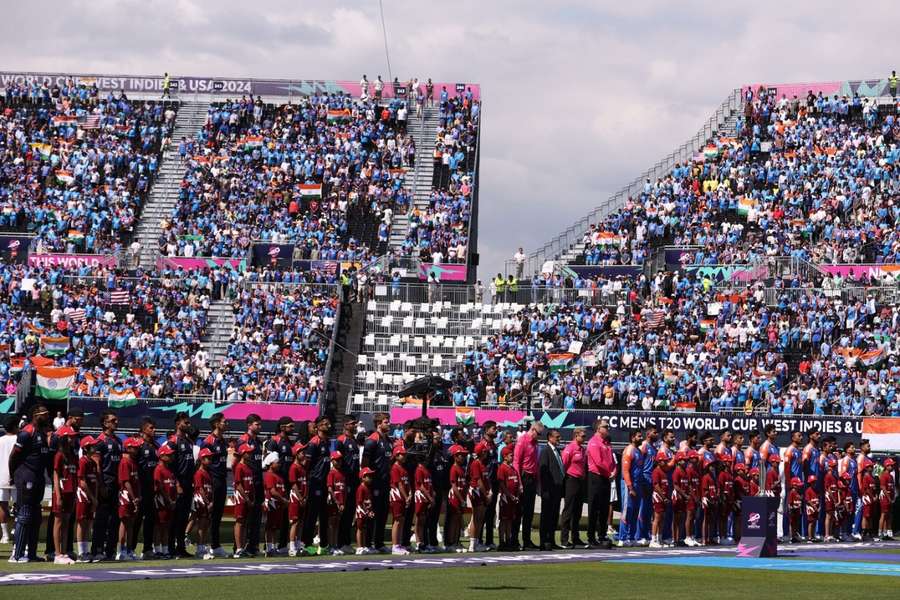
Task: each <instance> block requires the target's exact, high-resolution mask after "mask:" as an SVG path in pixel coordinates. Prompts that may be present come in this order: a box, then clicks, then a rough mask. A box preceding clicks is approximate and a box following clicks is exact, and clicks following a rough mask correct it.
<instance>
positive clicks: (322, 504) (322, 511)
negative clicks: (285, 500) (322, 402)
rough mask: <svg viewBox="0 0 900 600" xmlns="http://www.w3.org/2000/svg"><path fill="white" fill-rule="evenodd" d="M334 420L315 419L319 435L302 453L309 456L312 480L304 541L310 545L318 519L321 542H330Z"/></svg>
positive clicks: (308, 470) (321, 544) (307, 545)
mask: <svg viewBox="0 0 900 600" xmlns="http://www.w3.org/2000/svg"><path fill="white" fill-rule="evenodd" d="M330 430H331V421H329V420H328V418H327V417H319V418H318V419H316V435H314V436H313V437H312V438H311V439H310V440H309V443H308V444H307V445H306V448H304V450H303V453H304V454H305V455H306V457H307V459H308V460H309V464H308V466H307V468H306V473H307V478H308V482H309V497H308V499H307V502H306V514H305V515H304V521H303V535H302V539H303V545H304V546H306V548H307V549H310V548H312V547H313V538H314V537H315V536H316V523H318V524H319V546H320V551H321V548H324V547H325V546H327V544H328V539H329V538H328V504H327V502H326V500H327V489H326V480H327V478H328V471H329V470H330V469H331V442H330V440H329V438H328V433H329V431H330Z"/></svg>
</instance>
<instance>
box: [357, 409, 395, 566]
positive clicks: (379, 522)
mask: <svg viewBox="0 0 900 600" xmlns="http://www.w3.org/2000/svg"><path fill="white" fill-rule="evenodd" d="M373 421H374V423H375V432H374V433H372V435H370V436H369V437H368V438H367V439H366V443H365V445H364V447H363V455H362V466H363V468H365V467H368V468H370V469H372V470H373V471H374V472H375V476H374V481H373V487H372V505H373V510H374V511H375V519H373V524H374V527H375V531H374V533H373V535H372V537H371V540H372V546H373V547H374V548H375V550H377V551H378V552H380V553H382V554H387V553H388V552H389V550H388V549H387V548H385V546H384V528H385V525H387V513H388V490H389V489H390V481H391V450H392V446H391V439H390V437H388V434H389V433H390V431H391V420H390V416H389V415H388V414H387V413H376V414H375V416H374V417H373Z"/></svg>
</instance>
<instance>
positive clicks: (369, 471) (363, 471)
mask: <svg viewBox="0 0 900 600" xmlns="http://www.w3.org/2000/svg"><path fill="white" fill-rule="evenodd" d="M374 474H375V471H373V470H372V469H370V468H369V467H363V468H362V469H360V470H359V478H360V479H362V478H363V477H365V476H366V475H374Z"/></svg>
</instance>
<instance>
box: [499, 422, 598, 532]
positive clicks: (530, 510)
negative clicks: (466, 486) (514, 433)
mask: <svg viewBox="0 0 900 600" xmlns="http://www.w3.org/2000/svg"><path fill="white" fill-rule="evenodd" d="M543 431H544V424H543V423H541V422H540V421H532V422H531V428H530V429H529V430H528V431H526V432H525V434H524V435H523V436H522V437H521V438H519V441H518V442H516V449H515V452H514V453H513V468H514V469H515V470H516V472H517V473H518V474H519V480H520V481H521V482H522V512H521V515H522V518H521V521H520V523H521V526H522V548H524V549H525V550H537V549H538V547H537V546H536V545H535V544H534V542H532V541H531V526H532V524H533V523H534V499H535V496H537V479H538V438H539V437H540V436H541V433H542V432H543ZM604 522H605V521H604ZM515 533H516V532H515V531H514V532H513V534H514V535H515ZM514 539H515V538H514Z"/></svg>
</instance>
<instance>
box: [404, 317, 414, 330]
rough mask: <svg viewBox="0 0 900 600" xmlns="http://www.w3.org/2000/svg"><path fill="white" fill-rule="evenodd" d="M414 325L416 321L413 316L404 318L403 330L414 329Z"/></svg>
mask: <svg viewBox="0 0 900 600" xmlns="http://www.w3.org/2000/svg"><path fill="white" fill-rule="evenodd" d="M413 323H415V319H414V318H413V317H412V315H409V316H406V317H403V329H412V328H413Z"/></svg>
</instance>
